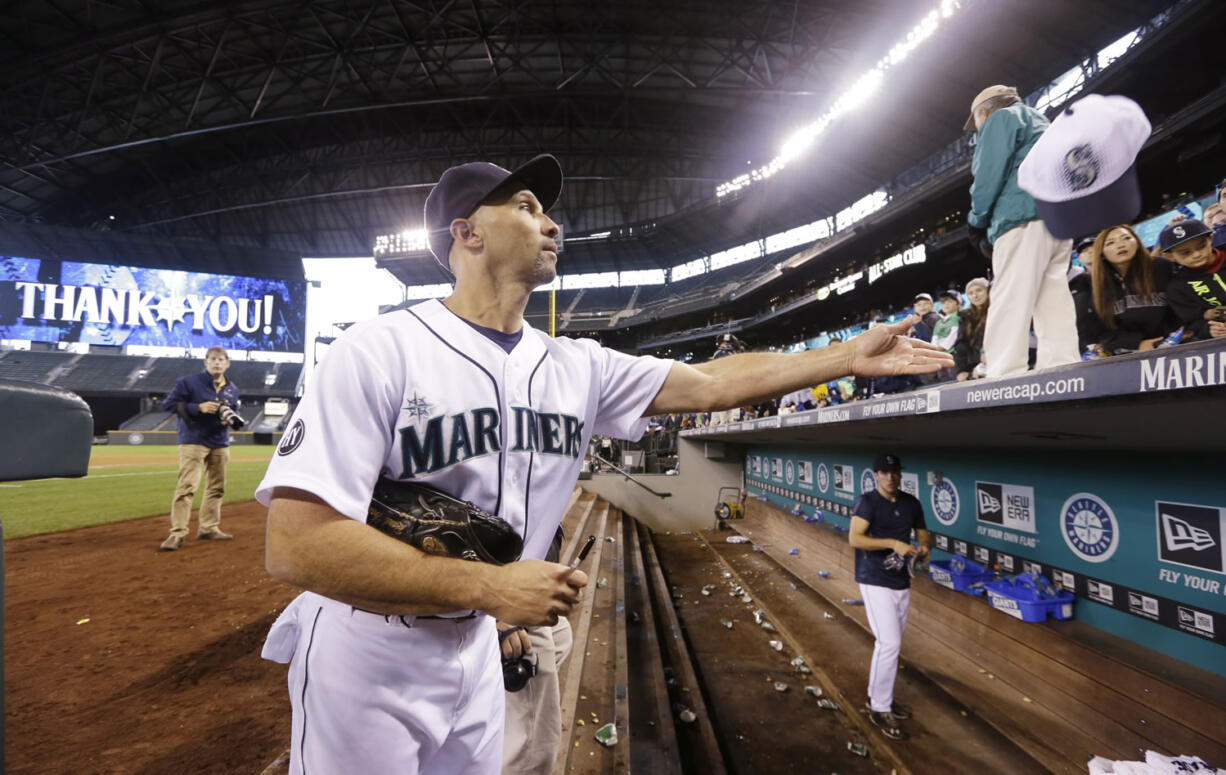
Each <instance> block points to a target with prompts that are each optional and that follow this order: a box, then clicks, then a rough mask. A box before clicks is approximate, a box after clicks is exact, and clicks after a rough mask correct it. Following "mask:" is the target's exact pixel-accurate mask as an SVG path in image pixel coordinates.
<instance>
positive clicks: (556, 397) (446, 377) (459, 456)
mask: <svg viewBox="0 0 1226 775" xmlns="http://www.w3.org/2000/svg"><path fill="white" fill-rule="evenodd" d="M671 365H672V362H671V361H667V360H661V359H657V358H651V357H637V358H636V357H631V356H628V355H623V354H621V353H618V352H616V351H613V350H609V349H606V348H602V347H600V346H599V345H598V344H597V343H596V342H594V341H592V340H588V339H566V338H558V339H551V338H549V337H548V336H547V335H545V334H544V333H542V332H540V331H537V330H535V329H533V328H532V327H531V326H529V325H528V324H527V323H524V334H523V338H522V339H521V340H520V342H519V343H518V344H517V345H516V346H515V348H514V349H513V350H512V351H511V352H510V353H509V354H508V353H507V352H506V351H504V350H503V349H502V348H501V347H500V346H499V345H497V344H495V343H494V342H492V341H490V340H489V339H488V338H487V337H485V336H484V335H482V334H481V333H479V332H478V331H476V330H474V329H473V328H472V327H471V326H470V325H468V324H467V323H466V322H464V320H462V319H461V318H459V317H457V316H456V315H455V314H454V313H453V312H451V311H450V310H449V309H447V308H446V307H445V306H444V305H443V304H442V303H441V302H439V301H426V302H422V303H421V304H417V305H415V306H413V307H411V308H409V309H406V310H402V311H398V312H393V313H389V314H386V315H381V316H379V317H377V318H374V319H372V320H368V321H365V322H362V323H359V324H357V325H355V326H353V327H352V328H350V329H349V330H348V331H346V332H345V333H344V335H342V336H341V337H340V338H338V339H337V340H336V342H334V343H333V345H332V346H331V348H330V349H329V351H328V354H327V356H326V357H325V358H324V359H323V361H321V362H320V365H319V368H318V369H316V371H315V374H314V376H313V378H312V381H311V384H310V385H309V386H308V389H307V392H306V395H305V396H304V397H303V400H302V402H301V403H300V404H299V405H298V408H297V409H296V410H295V412H294V417H293V419H292V420H291V422H290V425H289V429H288V430H287V431H286V433H285V435H284V437H283V438H282V440H281V444H280V445H279V446H278V448H277V454H276V455H274V456H273V459H272V462H271V463H270V464H269V466H268V471H267V473H266V474H265V476H264V480H263V481H262V482H261V483H260V486H259V488H258V489H257V490H256V500H258V501H259V502H260V503H263V504H265V505H267V504H268V502H269V500H270V499H271V497H272V491H273V488H274V487H294V488H297V489H300V490H306V491H308V492H311V493H313V494H315V495H317V496H319V497H320V498H322V499H323V500H324V501H325V502H327V503H328V505H330V506H331V507H332V508H334V509H336V510H337V511H338V512H340V513H341V514H344V515H345V516H347V517H350V518H352V519H356V520H358V521H361V522H365V521H366V512H367V506H368V504H369V502H370V496H371V492H372V490H373V489H374V485H375V481H376V479H377V478H378V477H379V476H380V475H381V474H382V475H384V476H388V477H391V478H394V479H414V480H416V481H421V482H427V483H429V484H431V485H433V486H435V487H438V488H440V489H442V490H444V491H446V492H448V493H451V494H452V495H454V496H456V497H459V498H462V499H464V500H467V501H471V502H472V503H475V504H476V505H478V506H480V507H481V508H484V509H486V510H487V511H489V512H490V513H492V514H497V515H498V516H500V517H502V518H503V519H505V520H506V521H507V522H509V523H510V524H511V525H512V526H513V527H514V528H515V529H516V531H518V532H519V533H520V534H521V535H522V536H523V537H524V553H523V558H524V559H543V558H544V557H545V553H546V551H548V549H549V545H550V543H551V542H552V541H553V536H554V533H555V531H556V530H557V528H558V525H559V524H560V522H561V519H562V516H563V511H564V509H565V507H566V503H567V502H568V500H569V498H570V493H571V491H572V490H573V489H574V485H575V481H576V480H577V478H578V474H579V468H580V466H581V464H582V461H583V455H584V452H585V450H587V447H588V442H589V441H590V440H591V437H592V434H593V433H597V434H601V435H606V436H616V437H619V438H624V439H637V438H639V437H640V436H641V435H642V434H643V431H644V430H645V428H646V420H645V419H643V417H642V415H643V412H644V411H645V410H646V409H647V406H648V405H649V404H650V403H651V401H652V399H653V398H654V397H655V395H656V393H658V392H659V390H660V387H661V386H662V385H663V384H664V380H665V378H666V377H667V376H668V371H669V369H670V368H671Z"/></svg>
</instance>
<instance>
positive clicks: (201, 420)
mask: <svg viewBox="0 0 1226 775" xmlns="http://www.w3.org/2000/svg"><path fill="white" fill-rule="evenodd" d="M228 368H230V356H229V355H227V354H226V349H225V348H224V347H210V348H209V349H208V352H206V353H205V355H204V371H202V372H198V373H196V374H189V375H188V376H186V377H179V379H178V381H176V382H175V386H174V389H173V390H171V391H170V394H169V395H167V396H166V399H165V400H164V401H163V402H162V408H163V409H165V410H166V411H168V412H175V413H177V414H178V415H179V483H178V486H177V487H175V497H174V500H173V501H171V504H170V535H169V536H168V537H167V538H166V540H165V541H163V542H162V545H161V546H160V547H158V550H159V551H163V552H173V551H175V550H176V549H180V548H182V546H183V540H184V539H185V538H187V525H188V523H189V522H190V521H191V515H192V499H193V498H194V497H195V496H196V488H197V487H198V486H199V485H200V475H201V474H207V477H206V479H205V483H204V498H203V500H202V501H201V502H200V515H199V525H198V528H197V531H196V538H197V539H199V540H202V541H228V540H230V539H231V538H233V537H234V536H232V535H230V534H229V533H223V532H221V528H220V525H221V499H222V496H223V495H225V491H226V464H227V463H229V461H230V423H228V422H223V421H222V417H223V415H226V414H227V413H226V412H224V411H223V407H227V406H228V407H229V408H230V409H232V410H234V411H237V410H238V387H237V386H236V385H235V384H234V383H233V382H230V381H229V380H227V379H226V369H228Z"/></svg>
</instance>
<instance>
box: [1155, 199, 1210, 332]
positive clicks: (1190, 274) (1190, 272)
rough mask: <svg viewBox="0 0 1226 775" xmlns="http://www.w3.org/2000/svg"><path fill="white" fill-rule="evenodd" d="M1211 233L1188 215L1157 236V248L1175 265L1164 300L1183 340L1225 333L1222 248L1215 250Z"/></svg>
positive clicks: (1206, 227) (1202, 224)
mask: <svg viewBox="0 0 1226 775" xmlns="http://www.w3.org/2000/svg"><path fill="white" fill-rule="evenodd" d="M1212 236H1213V232H1212V231H1210V229H1209V227H1208V226H1206V225H1205V224H1204V223H1202V222H1200V221H1198V220H1195V219H1191V218H1189V219H1187V220H1183V221H1176V222H1175V223H1172V224H1170V225H1168V226H1167V227H1166V228H1165V229H1163V230H1162V234H1161V235H1159V237H1158V250H1159V251H1160V252H1161V253H1162V255H1163V256H1164V257H1165V258H1168V259H1170V260H1171V261H1174V262H1175V263H1176V264H1178V265H1179V268H1178V269H1176V271H1175V274H1174V276H1173V277H1172V278H1171V281H1170V284H1169V285H1167V287H1166V300H1167V303H1168V304H1170V306H1171V309H1173V310H1174V311H1175V314H1176V315H1178V316H1179V319H1180V320H1182V321H1183V323H1184V326H1185V331H1186V333H1185V336H1184V340H1185V341H1188V340H1189V339H1210V338H1214V339H1216V338H1219V337H1226V272H1224V271H1223V268H1222V265H1223V264H1224V263H1226V250H1221V249H1216V250H1215V249H1214V247H1213V245H1212Z"/></svg>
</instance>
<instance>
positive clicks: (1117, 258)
mask: <svg viewBox="0 0 1226 775" xmlns="http://www.w3.org/2000/svg"><path fill="white" fill-rule="evenodd" d="M1136 254H1137V238H1136V237H1134V236H1132V232H1130V231H1129V230H1128V229H1112V230H1111V231H1109V232H1108V233H1107V239H1106V241H1104V242H1103V258H1105V259H1107V260H1108V261H1110V262H1111V263H1112V264H1113V265H1114V266H1115V267H1116V268H1118V269H1120V270H1121V271H1123V270H1124V269H1126V268H1127V267H1128V263H1129V262H1130V261H1132V257H1133V256H1135V255H1136Z"/></svg>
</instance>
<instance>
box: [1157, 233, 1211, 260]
mask: <svg viewBox="0 0 1226 775" xmlns="http://www.w3.org/2000/svg"><path fill="white" fill-rule="evenodd" d="M1165 255H1166V257H1167V258H1169V259H1171V260H1172V261H1175V262H1176V263H1178V264H1182V265H1183V266H1186V267H1187V268H1189V269H1203V268H1204V267H1207V266H1209V265H1210V264H1212V263H1213V248H1212V247H1211V243H1210V240H1209V235H1207V234H1206V235H1205V236H1203V237H1197V238H1196V239H1194V240H1188V241H1187V242H1185V243H1183V244H1182V245H1176V246H1175V247H1173V248H1171V249H1170V250H1168V251H1166V253H1165Z"/></svg>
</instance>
